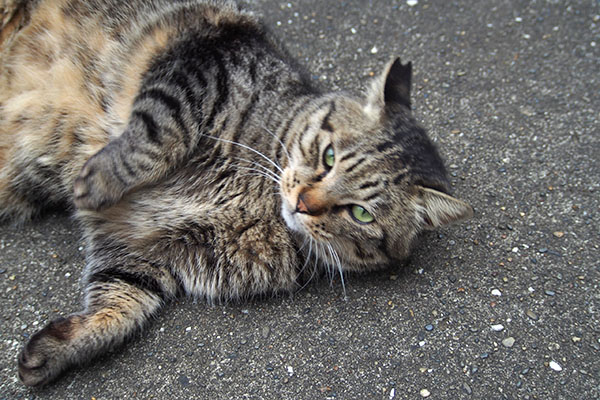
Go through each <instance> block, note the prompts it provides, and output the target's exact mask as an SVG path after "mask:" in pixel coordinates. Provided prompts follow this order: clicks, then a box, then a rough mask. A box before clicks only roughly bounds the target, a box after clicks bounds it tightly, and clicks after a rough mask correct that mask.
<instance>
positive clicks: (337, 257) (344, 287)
mask: <svg viewBox="0 0 600 400" xmlns="http://www.w3.org/2000/svg"><path fill="white" fill-rule="evenodd" d="M327 247H328V248H329V252H330V253H331V256H332V257H333V259H334V260H335V264H336V265H337V269H338V272H339V273H340V280H341V281H342V290H343V291H344V300H347V299H348V298H347V296H346V282H345V280H344V271H343V270H342V262H341V260H340V257H339V256H338V254H337V252H336V251H335V249H334V248H333V246H331V244H329V243H327Z"/></svg>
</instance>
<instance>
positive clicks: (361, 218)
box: [350, 204, 375, 224]
mask: <svg viewBox="0 0 600 400" xmlns="http://www.w3.org/2000/svg"><path fill="white" fill-rule="evenodd" d="M350 211H351V213H352V217H354V219H355V220H357V221H358V222H362V223H363V224H369V223H371V222H373V221H374V220H375V218H373V216H372V215H371V214H369V212H368V211H367V210H365V209H364V208H362V207H361V206H358V205H356V204H355V205H353V206H351V208H350Z"/></svg>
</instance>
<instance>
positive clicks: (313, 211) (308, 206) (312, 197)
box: [296, 191, 327, 215]
mask: <svg viewBox="0 0 600 400" xmlns="http://www.w3.org/2000/svg"><path fill="white" fill-rule="evenodd" d="M326 208H327V206H326V204H325V203H324V202H323V201H321V200H320V199H319V198H318V196H317V195H316V194H315V193H314V191H305V192H302V193H300V194H299V195H298V203H297V204H296V211H297V212H299V213H302V214H308V215H320V214H323V213H324V212H325V209H326Z"/></svg>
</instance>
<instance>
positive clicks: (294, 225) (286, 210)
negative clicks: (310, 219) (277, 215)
mask: <svg viewBox="0 0 600 400" xmlns="http://www.w3.org/2000/svg"><path fill="white" fill-rule="evenodd" d="M297 214H298V213H297V212H296V210H295V209H294V208H292V207H291V206H290V204H289V202H288V200H287V199H286V198H285V197H284V199H283V201H282V202H281V216H282V217H283V220H284V221H285V224H286V225H287V227H288V228H289V229H290V230H292V231H294V232H300V233H306V232H305V230H304V227H303V225H302V223H301V222H300V221H298V215H297Z"/></svg>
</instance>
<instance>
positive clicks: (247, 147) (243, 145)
mask: <svg viewBox="0 0 600 400" xmlns="http://www.w3.org/2000/svg"><path fill="white" fill-rule="evenodd" d="M203 136H204V137H207V138H210V139H213V140H218V141H221V142H224V143H230V144H235V145H236V146H240V147H242V148H244V149H246V150H250V151H252V152H253V153H255V154H258V155H259V156H261V157H262V158H264V159H265V160H267V161H268V162H269V163H271V165H273V166H274V167H275V168H277V170H278V171H279V172H281V173H283V169H281V167H280V166H279V165H277V164H276V163H275V162H274V161H273V160H271V159H270V158H269V157H267V156H265V155H264V154H263V153H261V152H260V151H258V150H256V149H253V148H252V147H250V146H246V145H245V144H242V143H238V142H234V141H233V140H227V139H221V138H218V137H214V136H210V135H203Z"/></svg>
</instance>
